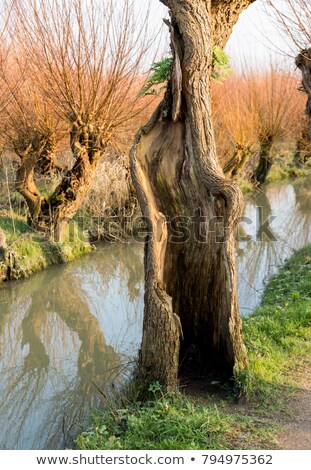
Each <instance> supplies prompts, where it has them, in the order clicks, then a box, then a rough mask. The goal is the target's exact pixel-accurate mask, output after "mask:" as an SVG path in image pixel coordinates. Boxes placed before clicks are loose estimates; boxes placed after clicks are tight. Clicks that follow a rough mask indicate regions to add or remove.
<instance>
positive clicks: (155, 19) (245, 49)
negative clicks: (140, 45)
mask: <svg viewBox="0 0 311 470" xmlns="http://www.w3.org/2000/svg"><path fill="white" fill-rule="evenodd" d="M147 1H148V0H135V4H136V5H137V8H140V7H145V6H146V2H147ZM277 2H278V0H276V3H277ZM281 3H282V0H280V4H281ZM266 4H267V2H266V1H265V0H257V1H256V2H255V3H253V4H252V5H251V6H250V7H248V8H247V9H246V10H245V11H244V12H243V13H242V14H241V15H240V18H239V21H238V23H237V24H236V25H235V27H234V29H233V32H232V35H231V37H230V39H229V41H228V44H227V47H226V51H227V53H228V54H229V56H230V58H231V60H232V63H233V68H234V69H239V68H240V67H241V63H243V62H246V63H247V64H248V65H251V66H253V67H257V68H260V69H261V68H264V67H265V66H267V65H269V63H270V62H271V61H272V62H273V63H275V62H277V63H278V64H280V66H282V67H284V68H286V69H287V68H291V69H294V68H295V66H294V57H295V55H296V54H297V52H298V51H297V49H296V48H295V47H293V46H292V45H290V44H289V42H288V40H287V39H285V38H284V36H282V34H281V33H280V30H279V28H277V27H276V24H275V20H273V18H272V14H271V13H270V14H269V12H267V7H266ZM150 7H151V14H150V31H157V30H158V28H159V27H160V25H161V24H162V18H164V17H167V8H166V7H164V5H163V4H161V3H160V1H159V0H150ZM166 30H167V28H166V27H165V26H164V27H163V33H162V37H161V39H159V40H158V41H159V42H160V43H161V50H162V51H163V54H164V55H165V50H166V51H167V54H168V53H169V40H168V35H167V33H166Z"/></svg>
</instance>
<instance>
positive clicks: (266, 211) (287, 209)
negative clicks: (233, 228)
mask: <svg viewBox="0 0 311 470" xmlns="http://www.w3.org/2000/svg"><path fill="white" fill-rule="evenodd" d="M308 193H309V194H310V180H309V179H304V180H301V181H299V180H298V181H296V182H294V183H291V184H289V183H285V184H284V183H282V184H281V183H280V184H274V185H273V186H270V187H268V188H267V190H266V192H260V193H258V194H257V195H256V196H255V197H253V198H252V199H251V200H250V201H249V202H248V204H247V205H246V209H245V216H246V217H247V218H249V219H250V220H251V221H252V224H250V225H247V224H243V229H244V230H245V232H246V234H247V235H248V236H249V240H247V241H242V242H241V241H240V242H239V243H238V244H237V255H238V259H237V270H238V296H239V302H240V309H241V313H242V315H247V314H248V313H250V312H251V311H253V310H254V309H255V308H256V306H257V305H258V303H259V302H260V298H261V295H262V292H263V290H264V286H265V284H266V283H267V281H268V279H269V278H270V277H271V276H272V275H273V274H275V273H276V272H277V271H278V269H279V268H280V267H281V266H282V265H283V264H284V261H285V260H286V259H287V258H289V257H290V256H291V254H292V253H293V252H294V251H295V250H297V249H299V248H301V247H303V246H304V245H306V244H307V243H310V242H311V224H310V222H311V202H310V201H311V200H310V197H309V198H308ZM258 207H260V209H259V208H258ZM270 216H274V217H275V218H274V219H273V220H272V222H271V225H270V226H269V229H270V231H271V234H272V238H270V239H269V238H268V237H266V235H265V231H264V230H263V229H262V224H264V223H265V221H266V220H267V219H269V217H270ZM244 236H245V234H244Z"/></svg>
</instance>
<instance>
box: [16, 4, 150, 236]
mask: <svg viewBox="0 0 311 470" xmlns="http://www.w3.org/2000/svg"><path fill="white" fill-rule="evenodd" d="M118 3H119V2H118ZM12 17H13V15H12ZM14 20H15V28H14V29H13V35H12V42H14V44H17V46H16V47H17V48H18V50H20V51H22V54H23V57H25V58H26V61H27V74H28V75H29V76H30V77H32V79H33V80H34V81H36V86H37V87H38V88H39V89H40V92H41V93H42V95H44V97H45V100H46V103H48V105H49V106H51V107H52V108H53V110H54V112H56V113H57V114H58V115H59V116H60V117H61V118H62V119H63V121H64V122H67V123H68V125H69V127H70V147H71V151H72V156H73V159H74V164H73V166H72V167H71V168H69V169H68V171H67V172H66V173H65V174H64V176H63V178H62V180H61V181H60V183H59V185H58V186H57V187H56V189H55V191H54V193H53V194H52V195H51V196H50V197H49V198H48V199H47V198H42V197H41V196H40V194H39V195H38V194H34V196H35V197H36V202H37V203H36V204H35V205H30V206H29V209H30V213H31V218H32V219H33V222H34V223H35V225H36V226H38V227H40V228H41V229H44V227H46V230H47V231H48V232H51V233H52V234H54V237H55V238H56V239H58V240H59V239H61V238H62V237H63V235H64V232H65V229H66V227H67V225H68V223H69V221H70V220H71V219H72V217H73V216H74V215H75V213H76V211H77V210H78V208H79V207H80V205H81V203H82V201H83V199H84V198H85V196H86V194H87V192H88V190H89V188H90V185H91V183H92V181H93V179H94V175H95V171H96V168H97V165H98V163H99V162H100V160H101V158H102V157H103V155H104V153H105V152H106V151H107V148H108V145H110V144H113V143H114V141H115V140H116V139H117V138H118V133H119V132H120V131H121V129H122V128H124V126H126V123H128V122H129V121H130V119H131V117H133V116H134V115H135V114H136V113H137V112H138V105H137V92H136V94H135V93H133V90H135V87H137V83H136V80H137V77H138V75H139V73H140V63H141V60H142V57H143V56H144V53H145V52H146V49H147V47H146V41H145V34H144V33H145V20H146V17H145V18H140V19H139V21H140V24H139V25H138V21H136V19H135V16H134V10H133V6H132V3H131V1H130V0H124V1H123V2H122V5H120V4H118V5H117V4H116V2H114V1H113V0H21V1H18V2H14ZM43 137H44V139H45V135H44V136H43ZM38 145H39V143H38ZM40 148H41V147H40ZM40 148H39V150H40Z"/></svg>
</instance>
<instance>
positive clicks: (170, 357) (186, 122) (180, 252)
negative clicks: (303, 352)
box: [131, 0, 252, 389]
mask: <svg viewBox="0 0 311 470" xmlns="http://www.w3.org/2000/svg"><path fill="white" fill-rule="evenodd" d="M161 1H162V3H164V5H166V6H167V7H168V8H169V10H170V22H168V25H169V28H170V34H171V47H172V52H173V57H174V60H173V64H172V69H171V76H170V80H169V83H168V88H167V91H166V93H165V96H164V99H163V101H162V102H161V104H160V105H159V106H158V108H157V110H156V111H155V113H154V114H153V116H152V118H151V120H150V121H149V123H148V124H147V125H146V126H145V127H143V128H142V129H141V130H140V131H139V133H138V135H137V136H136V139H135V143H134V146H133V148H132V151H131V171H132V177H133V181H134V185H135V188H136V191H137V194H138V199H139V203H140V206H141V209H142V212H143V215H144V217H145V220H146V223H147V230H148V233H147V237H146V245H145V313H144V327H143V339H142V345H141V350H140V357H139V375H140V377H141V378H142V379H143V380H146V381H148V382H150V381H154V380H159V381H160V382H161V383H163V384H164V385H165V386H166V387H167V388H169V389H171V388H175V387H176V386H177V385H178V372H179V368H180V364H181V363H182V362H183V363H184V364H186V363H187V362H188V364H189V363H190V365H191V369H192V370H194V369H195V368H196V367H200V370H201V371H203V370H204V369H205V368H208V367H212V368H215V369H218V370H220V371H222V372H225V373H226V375H228V376H232V375H234V374H235V373H237V372H238V371H239V370H243V369H244V368H245V367H246V365H247V358H246V350H245V346H244V343H243V337H242V332H241V319H240V315H239V309H238V302H237V294H236V270H235V255H234V231H235V228H236V225H237V222H238V219H239V217H240V215H241V212H242V208H243V198H242V194H241V191H240V189H239V187H238V185H237V184H236V183H235V182H234V181H232V180H228V179H226V178H225V176H224V173H223V171H222V169H221V166H220V164H219V161H218V158H217V155H216V148H215V140H214V133H213V125H212V113H211V94H210V77H211V71H212V51H213V47H214V46H215V45H217V46H219V47H221V48H223V47H224V46H225V44H226V42H227V40H228V38H229V36H230V33H231V30H232V28H233V26H234V24H235V23H236V21H237V20H238V17H239V14H240V13H241V12H242V11H243V10H244V9H245V8H246V7H247V6H248V5H249V4H250V3H252V0H239V1H237V0H183V1H177V0H161ZM190 360H191V362H190Z"/></svg>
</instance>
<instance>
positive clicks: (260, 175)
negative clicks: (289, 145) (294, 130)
mask: <svg viewBox="0 0 311 470" xmlns="http://www.w3.org/2000/svg"><path fill="white" fill-rule="evenodd" d="M259 142H260V152H259V162H258V165H257V167H256V169H255V171H254V173H253V175H252V181H253V182H254V183H255V184H256V185H257V186H261V185H262V184H263V183H264V182H265V181H266V179H267V177H268V174H269V172H270V170H271V168H272V164H273V158H272V155H271V150H272V147H273V144H274V139H273V136H271V135H265V136H263V137H262V138H259Z"/></svg>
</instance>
